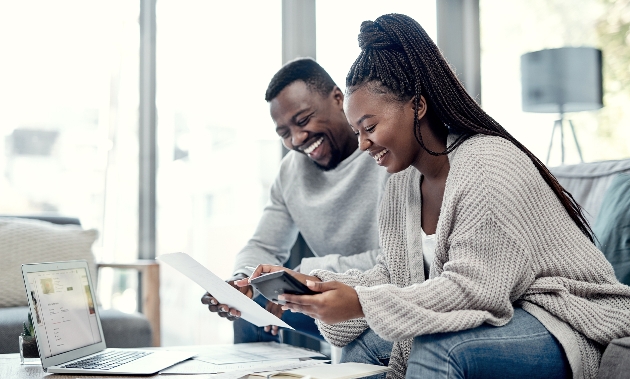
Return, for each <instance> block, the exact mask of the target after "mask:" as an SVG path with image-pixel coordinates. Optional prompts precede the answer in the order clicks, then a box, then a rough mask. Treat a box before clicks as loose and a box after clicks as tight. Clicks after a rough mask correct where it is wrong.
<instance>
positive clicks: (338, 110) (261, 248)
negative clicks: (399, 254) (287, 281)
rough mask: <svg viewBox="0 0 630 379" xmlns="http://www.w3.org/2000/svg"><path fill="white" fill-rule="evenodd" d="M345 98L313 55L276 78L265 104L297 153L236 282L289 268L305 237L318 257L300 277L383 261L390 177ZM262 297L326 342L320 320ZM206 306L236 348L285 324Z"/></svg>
mask: <svg viewBox="0 0 630 379" xmlns="http://www.w3.org/2000/svg"><path fill="white" fill-rule="evenodd" d="M343 99H344V96H343V93H342V92H341V90H340V89H339V87H337V86H336V85H335V83H334V81H333V80H332V78H331V77H330V75H328V73H327V72H326V71H325V70H324V69H323V68H322V67H321V66H320V65H319V64H317V63H316V62H315V61H314V60H312V59H310V58H300V59H296V60H294V61H291V62H289V63H287V64H286V65H284V66H283V67H282V68H281V69H280V70H279V71H278V72H277V73H276V74H275V75H274V77H273V78H272V79H271V82H270V83H269V87H268V88H267V92H266V94H265V100H266V101H267V102H268V103H269V106H270V111H271V118H272V119H273V121H274V123H275V125H276V132H277V133H278V135H279V136H280V138H282V141H283V143H284V146H285V147H286V148H287V149H289V150H290V152H289V153H288V154H287V155H286V156H285V157H284V159H283V160H282V163H281V165H280V171H279V173H278V176H277V177H276V179H275V182H274V183H273V185H272V187H271V194H270V202H269V204H268V205H267V206H266V208H265V210H264V212H263V216H262V218H261V220H260V222H259V224H258V228H257V230H256V232H255V233H254V236H253V237H252V239H251V240H249V242H248V243H247V245H246V246H245V247H244V248H243V250H241V251H240V252H239V253H238V255H237V257H236V262H235V269H234V276H233V277H232V278H230V279H228V282H229V283H230V284H232V285H234V281H235V280H238V279H242V278H246V277H247V276H248V275H249V274H251V269H248V268H247V267H255V266H257V265H258V264H261V263H268V264H276V265H282V264H284V263H285V262H286V261H287V260H288V259H289V256H290V254H291V247H292V246H293V245H294V243H295V241H296V239H297V236H298V233H301V234H302V237H303V238H304V240H305V241H306V243H307V245H308V246H309V248H310V249H311V251H312V252H313V254H314V255H315V257H310V258H303V259H302V261H301V264H300V265H299V266H298V267H297V268H296V269H297V270H299V271H300V272H304V273H309V272H310V271H311V270H314V269H326V270H330V271H335V272H345V271H347V270H349V269H353V268H356V269H360V270H367V269H369V268H372V267H373V266H374V264H375V263H376V256H377V255H378V247H379V243H378V228H377V223H376V216H377V210H378V202H379V200H380V197H381V194H382V191H383V188H384V186H385V182H386V181H387V178H388V174H387V172H386V170H383V169H382V168H380V167H378V166H377V165H376V164H375V162H374V161H373V158H372V157H370V156H369V155H368V154H365V153H362V152H361V150H359V149H358V142H357V138H356V136H355V135H354V133H353V132H352V129H351V128H350V126H349V125H348V121H347V119H346V116H345V114H344V111H343ZM235 287H236V286H235ZM236 288H238V289H239V290H240V291H241V292H243V293H244V294H246V295H247V296H249V297H250V298H252V297H254V295H255V294H254V291H253V290H252V288H251V287H245V288H240V287H236ZM255 300H256V301H257V302H258V303H259V304H260V305H261V306H265V307H266V309H267V310H268V311H270V312H271V313H273V314H275V315H276V316H278V317H281V318H282V320H284V321H285V322H286V323H288V324H289V325H291V326H292V327H294V328H295V329H296V330H297V331H299V332H302V333H305V334H307V335H310V336H313V337H315V338H319V339H321V340H323V337H322V336H321V335H320V334H319V331H318V330H317V327H316V325H315V322H314V320H313V319H312V318H310V317H308V316H306V315H303V314H301V313H291V312H286V313H284V314H283V312H282V309H281V307H280V306H278V305H276V304H274V303H271V302H267V300H266V299H265V298H263V297H262V296H257V297H255ZM201 301H202V303H203V304H208V308H209V309H210V311H212V312H218V313H219V315H220V316H221V317H227V318H228V319H229V320H235V322H234V342H235V343H243V342H259V341H277V340H278V337H277V334H278V327H277V326H273V327H271V326H266V327H264V328H258V327H256V326H255V325H252V324H250V323H248V322H246V321H244V320H241V319H239V318H238V316H239V315H240V312H238V310H236V309H228V307H227V305H222V304H218V303H217V301H216V299H214V298H213V297H212V296H211V295H210V294H208V293H206V294H205V295H204V296H203V297H202V299H201Z"/></svg>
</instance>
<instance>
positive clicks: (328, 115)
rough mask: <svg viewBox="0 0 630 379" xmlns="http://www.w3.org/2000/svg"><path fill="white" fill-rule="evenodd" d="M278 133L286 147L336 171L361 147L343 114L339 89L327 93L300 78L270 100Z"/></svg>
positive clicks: (272, 115)
mask: <svg viewBox="0 0 630 379" xmlns="http://www.w3.org/2000/svg"><path fill="white" fill-rule="evenodd" d="M269 105H270V110H271V118H272V119H273V121H274V123H275V124H276V133H278V135H279V136H280V138H282V142H283V143H284V146H285V147H286V148H287V149H289V150H295V151H298V152H300V153H303V154H306V155H308V157H309V158H310V159H311V160H312V161H313V162H314V163H315V165H317V166H318V167H319V168H321V169H323V170H332V169H333V168H335V167H337V165H338V164H339V162H341V161H343V160H344V159H346V158H347V157H349V156H350V155H351V154H352V153H353V152H354V151H355V150H356V148H357V140H356V138H355V136H354V135H353V133H352V130H351V129H350V126H349V125H348V121H347V120H346V116H345V115H344V113H343V94H342V93H341V90H339V88H337V87H335V89H334V90H333V91H332V92H331V93H330V94H329V95H328V96H323V95H321V94H320V93H319V92H317V91H311V90H310V89H309V88H308V86H307V85H306V83H304V82H303V81H301V80H297V81H295V82H293V83H291V84H289V85H288V86H286V87H285V88H284V89H283V90H282V91H281V92H280V93H279V94H278V96H276V97H275V98H274V99H273V100H271V102H270V103H269Z"/></svg>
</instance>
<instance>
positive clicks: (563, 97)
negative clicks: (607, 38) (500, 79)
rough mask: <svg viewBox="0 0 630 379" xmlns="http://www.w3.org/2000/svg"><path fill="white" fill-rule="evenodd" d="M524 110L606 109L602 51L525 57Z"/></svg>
mask: <svg viewBox="0 0 630 379" xmlns="http://www.w3.org/2000/svg"><path fill="white" fill-rule="evenodd" d="M521 84H522V95H523V96H522V98H523V111H525V112H538V113H564V112H580V111H589V110H594V109H599V108H601V107H603V105H604V104H603V101H602V93H603V89H602V52H601V50H599V49H595V48H592V47H562V48H559V49H547V50H540V51H534V52H531V53H526V54H523V55H522V56H521Z"/></svg>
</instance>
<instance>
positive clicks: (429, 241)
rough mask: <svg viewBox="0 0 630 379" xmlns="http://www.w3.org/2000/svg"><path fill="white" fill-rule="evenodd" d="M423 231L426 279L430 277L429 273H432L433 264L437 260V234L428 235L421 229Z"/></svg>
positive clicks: (423, 256) (423, 257)
mask: <svg viewBox="0 0 630 379" xmlns="http://www.w3.org/2000/svg"><path fill="white" fill-rule="evenodd" d="M420 231H422V259H423V260H424V274H425V277H426V278H428V277H429V272H430V271H431V264H432V263H433V260H434V259H435V234H429V235H427V234H426V233H425V232H424V229H422V228H421V229H420Z"/></svg>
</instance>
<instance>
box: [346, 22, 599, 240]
mask: <svg viewBox="0 0 630 379" xmlns="http://www.w3.org/2000/svg"><path fill="white" fill-rule="evenodd" d="M359 47H360V48H361V53H360V54H359V56H358V58H357V59H356V61H355V62H354V63H353V64H352V67H351V68H350V72H349V73H348V76H347V77H346V88H347V93H348V94H351V93H353V92H354V91H356V90H357V89H359V88H360V87H362V86H363V85H368V84H369V88H370V89H371V90H375V89H376V90H377V91H378V92H382V91H383V90H384V91H385V92H386V93H388V94H389V95H392V96H394V97H395V98H396V100H398V101H409V100H411V99H414V105H415V107H414V108H415V109H414V113H415V115H414V116H415V117H414V135H415V138H416V140H417V141H418V143H419V144H420V146H422V148H423V149H424V150H426V151H427V152H428V153H429V154H431V155H436V156H437V155H446V154H449V153H450V152H452V151H453V150H454V149H455V148H457V146H459V145H461V144H462V142H464V141H465V140H466V139H468V138H469V137H471V136H473V135H475V134H486V135H491V136H499V137H502V138H505V139H506V140H508V141H510V142H512V143H513V144H514V145H516V146H517V147H518V148H519V149H520V150H521V151H523V152H524V153H525V154H526V155H527V156H528V157H529V158H530V159H531V160H532V162H533V163H534V165H535V166H536V168H537V169H538V171H539V172H540V175H541V176H542V177H543V179H544V180H545V182H547V184H548V185H549V186H550V187H551V189H552V190H553V192H554V193H555V194H556V196H557V197H558V199H559V200H560V202H561V203H562V205H563V206H564V208H565V209H566V210H567V212H568V213H569V215H570V216H571V218H572V219H573V221H574V222H575V224H576V225H577V226H578V227H579V228H580V230H581V231H582V233H584V235H586V237H588V238H589V239H590V240H591V242H593V241H594V235H593V231H592V229H591V227H590V226H589V224H588V221H586V219H585V218H584V215H583V213H582V208H581V207H580V205H579V204H578V203H577V202H576V201H575V199H574V198H573V196H571V194H570V193H569V192H567V191H566V190H565V189H564V188H563V187H562V186H561V185H560V183H558V180H557V179H556V178H555V177H554V176H553V175H552V174H551V172H549V170H548V169H547V167H546V166H545V165H544V164H543V163H542V162H541V161H540V160H539V159H538V158H537V157H536V156H535V155H534V154H533V153H532V152H531V151H529V150H528V149H527V148H526V147H525V146H524V145H523V144H521V143H520V142H519V141H517V140H516V139H515V138H514V137H512V135H511V134H510V133H508V132H507V130H505V129H504V128H503V127H502V126H501V125H500V124H499V123H498V122H496V121H495V120H494V119H493V118H492V117H490V116H489V115H488V114H487V113H486V112H484V111H483V110H482V109H481V107H480V106H479V105H478V104H477V103H476V102H475V100H474V99H473V98H472V97H471V96H470V95H469V94H468V93H467V92H466V90H465V89H464V87H463V86H462V84H461V82H460V81H459V80H458V79H457V76H455V73H454V72H453V70H452V69H451V68H450V66H449V64H448V62H447V61H446V59H444V57H443V56H442V54H441V53H440V50H439V49H438V47H437V46H436V45H435V43H434V42H433V41H432V40H431V38H430V37H429V36H428V35H427V33H426V32H425V31H424V29H423V28H422V26H420V24H419V23H418V22H416V21H415V20H413V19H412V18H410V17H408V16H405V15H402V14H387V15H383V16H381V17H379V18H377V19H376V20H375V21H364V22H363V23H362V24H361V31H360V33H359ZM383 87H384V88H383ZM420 96H423V97H424V98H425V100H426V102H427V113H428V117H429V120H430V123H431V124H433V125H432V127H438V128H442V129H447V128H448V130H449V131H450V132H453V133H455V134H457V135H458V137H457V139H456V140H455V141H454V142H453V143H452V144H451V145H449V146H448V147H447V148H446V150H444V151H439V152H437V151H432V150H430V149H428V148H427V147H426V146H425V144H424V142H423V140H422V134H421V133H420V124H419V120H418V109H419V103H420ZM435 124H437V125H435Z"/></svg>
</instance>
